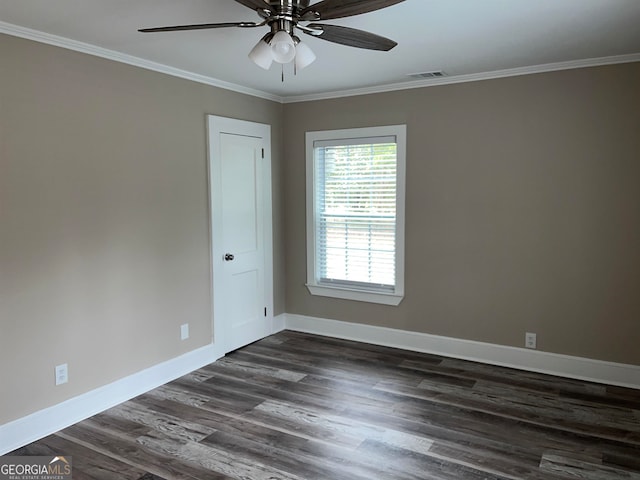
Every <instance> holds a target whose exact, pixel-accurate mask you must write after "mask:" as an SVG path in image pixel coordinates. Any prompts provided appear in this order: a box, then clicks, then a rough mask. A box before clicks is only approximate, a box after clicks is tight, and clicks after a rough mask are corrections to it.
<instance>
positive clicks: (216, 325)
mask: <svg viewBox="0 0 640 480" xmlns="http://www.w3.org/2000/svg"><path fill="white" fill-rule="evenodd" d="M221 133H229V134H235V135H245V136H249V137H256V138H261V139H262V141H263V148H264V164H263V167H264V168H263V178H262V181H263V187H264V200H265V204H264V212H263V215H264V255H265V258H264V273H265V278H264V293H265V303H266V307H267V318H266V321H267V322H269V324H270V331H272V332H273V331H274V318H273V305H274V301H273V205H272V184H271V125H268V124H264V123H256V122H249V121H246V120H238V119H235V118H228V117H219V116H216V115H207V173H208V175H207V177H208V191H209V255H210V275H211V312H212V318H211V322H212V325H213V328H212V332H213V338H212V344H213V345H214V348H215V351H216V352H217V353H218V354H219V356H223V355H224V354H225V353H227V350H226V348H227V346H226V344H225V341H227V339H226V338H225V331H224V323H223V321H221V320H220V319H221V318H222V317H223V312H222V309H221V306H220V302H216V291H220V286H219V282H220V279H219V278H218V276H217V275H216V271H219V270H218V269H220V268H221V266H222V256H223V255H224V252H223V251H222V248H221V247H219V245H221V243H222V242H221V240H222V232H221V231H220V229H219V228H214V227H215V226H216V225H219V220H218V219H220V218H221V205H220V201H219V198H218V192H220V181H221V175H220V172H219V169H220V162H218V161H217V160H218V159H219V158H220V145H219V142H218V141H217V140H218V138H219V134H221ZM216 319H218V321H216Z"/></svg>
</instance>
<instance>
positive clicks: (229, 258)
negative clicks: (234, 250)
mask: <svg viewBox="0 0 640 480" xmlns="http://www.w3.org/2000/svg"><path fill="white" fill-rule="evenodd" d="M232 260H233V255H232V254H231V253H225V254H224V261H225V262H231V261H232Z"/></svg>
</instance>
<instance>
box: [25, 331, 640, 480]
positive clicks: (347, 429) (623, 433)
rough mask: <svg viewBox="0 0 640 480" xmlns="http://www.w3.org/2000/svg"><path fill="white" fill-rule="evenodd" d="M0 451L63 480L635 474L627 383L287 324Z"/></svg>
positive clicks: (635, 421) (637, 445)
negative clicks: (51, 460)
mask: <svg viewBox="0 0 640 480" xmlns="http://www.w3.org/2000/svg"><path fill="white" fill-rule="evenodd" d="M13 454H17V455H50V454H64V455H70V456H72V457H73V465H74V472H73V473H74V479H75V480H81V479H90V478H93V479H145V480H153V479H167V480H168V479H203V480H205V479H207V480H209V479H227V478H234V479H244V480H248V479H256V480H276V479H282V480H294V479H295V480H316V479H317V480H321V479H348V480H382V479H394V480H395V479H450V480H466V479H469V480H480V479H484V480H488V479H541V480H542V479H544V480H556V479H577V478H580V479H593V480H604V479H606V480H615V479H640V391H637V390H630V389H624V388H619V387H607V386H604V385H598V384H592V383H586V382H580V381H574V380H566V379H561V378H556V377H550V376H545V375H538V374H532V373H526V372H521V371H517V370H510V369H506V368H499V367H492V366H487V365H482V364H477V363H472V362H466V361H461V360H453V359H448V358H443V357H439V356H433V355H425V354H418V353H411V352H406V351H401V350H395V349H391V348H384V347H377V346H372V345H367V344H360V343H354V342H348V341H343V340H336V339H330V338H326V337H319V336H313V335H307V334H301V333H295V332H289V331H285V332H282V333H279V334H277V335H274V336H271V337H269V338H266V339H264V340H262V341H260V342H257V343H255V344H253V345H250V346H248V347H245V348H243V349H241V350H238V351H236V352H234V353H232V354H230V355H228V356H227V357H225V358H223V359H221V360H219V361H218V362H216V363H214V364H212V365H209V366H207V367H205V368H202V369H200V370H198V371H196V372H194V373H192V374H190V375H187V376H185V377H183V378H180V379H178V380H176V381H174V382H171V383H169V384H167V385H165V386H163V387H161V388H158V389H156V390H154V391H152V392H149V393H147V394H145V395H142V396H140V397H137V398H135V399H134V400H131V401H129V402H126V403H124V404H122V405H120V406H118V407H116V408H113V409H111V410H109V411H107V412H105V413H102V414H100V415H96V416H95V417H92V418H90V419H88V420H85V421H83V422H81V423H79V424H77V425H74V426H72V427H70V428H67V429H65V430H63V431H61V432H59V433H57V434H55V435H51V436H49V437H47V438H45V439H43V440H41V441H38V442H36V443H33V444H31V445H28V446H26V447H24V448H22V449H20V450H18V451H16V452H14V453H13Z"/></svg>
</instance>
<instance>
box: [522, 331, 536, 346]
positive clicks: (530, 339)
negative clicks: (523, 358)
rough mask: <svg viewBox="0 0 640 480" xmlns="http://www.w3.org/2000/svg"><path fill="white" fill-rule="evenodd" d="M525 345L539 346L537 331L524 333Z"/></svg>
mask: <svg viewBox="0 0 640 480" xmlns="http://www.w3.org/2000/svg"><path fill="white" fill-rule="evenodd" d="M524 346H525V347H527V348H537V338H536V334H535V333H529V332H527V333H525V334H524Z"/></svg>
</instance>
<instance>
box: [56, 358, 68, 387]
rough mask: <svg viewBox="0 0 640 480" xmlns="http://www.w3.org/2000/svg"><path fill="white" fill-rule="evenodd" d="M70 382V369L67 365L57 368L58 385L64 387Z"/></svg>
mask: <svg viewBox="0 0 640 480" xmlns="http://www.w3.org/2000/svg"><path fill="white" fill-rule="evenodd" d="M68 381H69V367H68V365H67V364H66V363H64V364H62V365H58V366H57V367H56V385H62V384H63V383H67V382H68Z"/></svg>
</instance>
